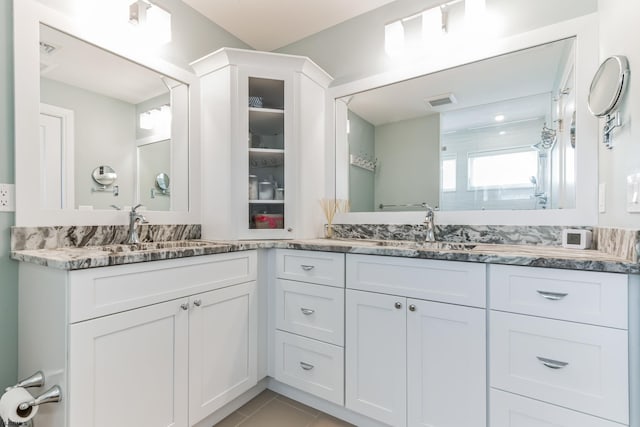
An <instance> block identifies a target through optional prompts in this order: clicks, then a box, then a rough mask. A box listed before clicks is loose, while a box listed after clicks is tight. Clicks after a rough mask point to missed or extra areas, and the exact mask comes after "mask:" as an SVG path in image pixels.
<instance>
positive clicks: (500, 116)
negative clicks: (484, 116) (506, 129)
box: [494, 114, 504, 122]
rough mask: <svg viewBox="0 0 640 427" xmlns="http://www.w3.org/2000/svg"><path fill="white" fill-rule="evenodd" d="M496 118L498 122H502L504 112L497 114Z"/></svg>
mask: <svg viewBox="0 0 640 427" xmlns="http://www.w3.org/2000/svg"><path fill="white" fill-rule="evenodd" d="M494 119H495V120H496V122H501V121H503V120H504V114H497V115H496V116H495V117H494Z"/></svg>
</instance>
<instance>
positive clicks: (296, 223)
mask: <svg viewBox="0 0 640 427" xmlns="http://www.w3.org/2000/svg"><path fill="white" fill-rule="evenodd" d="M191 65H192V67H193V68H194V70H195V71H196V73H197V74H198V75H199V76H200V78H201V81H200V84H201V88H202V93H201V95H202V111H203V117H206V118H207V120H204V123H203V128H202V140H203V147H202V150H203V156H202V163H203V170H205V171H206V172H205V173H204V174H203V187H202V194H203V210H202V212H203V215H202V236H203V238H211V239H220V238H223V239H234V238H242V239H255V238H261V239H272V238H278V239H283V238H284V239H291V238H303V237H306V238H308V237H317V236H320V235H321V233H322V223H323V221H324V218H323V216H322V212H321V209H320V208H319V207H316V208H313V209H312V208H311V207H310V205H312V204H316V205H317V201H318V200H320V199H321V198H323V197H326V193H325V187H324V185H323V184H320V183H324V182H325V180H324V176H325V173H326V171H327V168H328V166H327V161H328V156H327V155H326V152H327V150H329V148H328V147H327V144H326V134H327V127H326V126H324V123H325V119H326V117H327V115H328V114H329V113H328V111H329V109H328V99H327V98H326V95H325V91H326V88H327V86H328V85H329V83H330V82H331V77H330V76H329V75H327V74H326V73H325V72H324V71H323V70H322V69H320V68H319V67H318V66H317V65H315V64H314V63H313V62H312V61H310V60H309V59H308V58H305V57H300V56H294V55H280V54H274V53H266V52H255V51H249V50H243V49H230V48H223V49H220V50H218V51H216V52H214V53H212V54H209V55H207V56H205V57H204V58H201V59H199V60H197V61H195V62H193V63H192V64H191ZM250 77H257V78H266V79H275V80H282V81H284V90H285V96H284V104H285V105H284V137H285V141H284V144H285V146H284V174H285V178H284V179H285V182H284V188H285V196H284V197H285V200H284V209H285V218H284V221H285V225H284V228H283V229H249V228H248V226H249V209H248V194H247V193H248V192H247V180H248V175H249V169H248V167H249V165H248V163H249V162H248V151H247V147H248V145H247V140H248V136H249V129H248V117H249V108H248V102H247V101H248V95H249V94H248V81H249V80H248V79H249V78H250ZM207 121H210V122H209V123H207ZM222 141H224V143H221V142H222ZM306 174H309V175H308V176H305V175H306ZM311 201H312V202H311Z"/></svg>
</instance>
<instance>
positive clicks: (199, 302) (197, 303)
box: [193, 299, 202, 307]
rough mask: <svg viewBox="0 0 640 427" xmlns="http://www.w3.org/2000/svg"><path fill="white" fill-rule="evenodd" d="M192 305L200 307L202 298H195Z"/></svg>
mask: <svg viewBox="0 0 640 427" xmlns="http://www.w3.org/2000/svg"><path fill="white" fill-rule="evenodd" d="M193 305H195V306H196V307H200V306H201V305H202V300H201V299H197V300H195V301H194V302H193Z"/></svg>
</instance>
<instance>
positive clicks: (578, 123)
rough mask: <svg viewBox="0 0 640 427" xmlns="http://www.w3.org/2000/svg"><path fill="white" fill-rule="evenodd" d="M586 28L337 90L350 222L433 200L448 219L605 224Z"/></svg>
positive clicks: (341, 172)
mask: <svg viewBox="0 0 640 427" xmlns="http://www.w3.org/2000/svg"><path fill="white" fill-rule="evenodd" d="M583 19H584V20H585V21H586V20H588V18H583ZM574 24H575V22H574ZM583 25H584V22H583V23H581V24H579V25H577V26H579V27H581V28H584V27H583ZM546 30H549V29H546ZM553 32H557V31H555V30H552V33H553ZM578 33H580V31H575V34H567V35H566V37H559V38H552V39H551V41H548V42H544V43H542V42H537V43H536V42H534V41H533V40H536V39H537V40H542V38H543V34H540V35H539V36H538V37H537V38H536V37H534V38H532V41H531V42H530V43H531V45H529V46H522V45H524V44H526V43H524V42H523V41H519V45H518V43H516V44H514V48H513V49H511V50H509V48H507V47H506V46H505V48H504V50H505V52H504V53H501V54H496V55H491V56H490V57H488V58H486V59H481V58H478V59H477V60H473V61H470V62H468V63H464V64H461V65H459V66H452V67H447V68H446V69H443V70H434V72H431V73H427V74H424V75H419V76H417V77H415V78H407V79H403V80H401V81H397V82H390V83H389V84H385V85H382V86H379V87H373V88H370V89H367V90H361V91H358V92H354V93H348V90H349V89H348V87H345V88H342V89H341V88H336V89H335V90H334V93H335V94H336V95H337V96H336V143H337V145H336V150H337V155H336V194H337V197H338V198H348V199H349V201H350V205H351V213H350V214H346V215H340V218H339V220H340V221H343V222H374V223H376V222H389V220H390V219H391V221H392V222H395V220H396V219H397V218H406V219H407V220H409V221H411V218H416V219H417V220H420V216H415V215H414V216H411V215H407V213H408V212H411V211H414V212H415V211H420V212H424V207H423V205H424V204H427V205H430V206H432V207H434V208H437V209H438V210H439V214H438V216H439V220H441V222H442V221H444V222H449V221H448V219H450V222H464V223H526V222H527V221H529V222H530V223H534V224H541V223H558V224H562V223H574V224H583V223H587V224H592V223H595V206H594V200H593V199H592V198H591V197H590V196H587V197H586V198H585V197H584V196H585V192H587V191H588V192H590V193H593V192H594V191H595V185H596V184H595V178H596V177H597V169H596V166H595V158H596V152H597V149H596V137H595V135H594V134H593V133H592V129H593V126H594V124H593V121H592V120H590V119H589V118H588V116H587V115H585V113H584V110H585V108H586V105H585V104H584V102H583V99H585V93H586V92H585V89H586V88H585V85H587V84H588V83H587V82H586V79H585V78H584V77H583V76H585V75H588V74H589V71H590V70H588V69H589V68H590V67H592V64H591V63H592V62H593V60H589V59H588V58H585V52H584V50H583V51H579V49H578V43H586V42H587V41H588V40H589V36H588V35H584V36H582V37H581V36H580V35H579V34H578ZM551 37H553V36H551ZM579 37H580V39H579ZM594 47H595V46H594ZM582 48H583V49H584V48H585V46H584V45H582ZM587 56H588V55H587ZM594 59H595V60H596V62H597V58H594ZM580 67H582V68H585V69H587V70H585V69H581V68H580ZM341 90H344V91H345V92H347V94H346V95H342V94H341V93H340V91H341ZM339 95H342V96H339ZM581 102H582V103H581ZM580 177H586V179H583V180H582V181H580ZM578 188H580V191H582V193H578ZM516 212H517V213H518V215H515V213H516ZM398 213H403V214H404V216H402V215H397V214H398ZM521 213H526V215H525V216H521V215H520V214H521ZM394 214H395V215H394ZM509 217H511V218H510V219H509Z"/></svg>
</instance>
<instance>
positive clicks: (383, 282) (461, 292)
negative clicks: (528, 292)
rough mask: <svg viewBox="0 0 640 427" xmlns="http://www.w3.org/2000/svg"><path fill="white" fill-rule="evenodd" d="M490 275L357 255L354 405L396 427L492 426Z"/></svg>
mask: <svg viewBox="0 0 640 427" xmlns="http://www.w3.org/2000/svg"><path fill="white" fill-rule="evenodd" d="M485 275H486V274H485V265H484V264H472V263H464V262H450V261H433V260H416V259H406V258H392V257H382V256H371V255H351V254H348V255H347V263H346V287H347V291H346V294H347V295H346V328H345V330H346V337H345V353H346V354H345V365H346V366H345V406H346V407H347V408H349V409H351V410H353V411H355V412H358V413H361V414H363V415H366V416H368V417H370V418H373V419H375V420H378V421H381V422H383V423H386V424H389V425H392V426H412V427H413V426H435V427H445V426H469V427H472V426H485V425H486V409H485V406H486V370H485V366H486V351H485V349H486V345H485V344H486V333H485V309H484V307H485ZM463 302H464V303H463ZM462 304H465V305H462Z"/></svg>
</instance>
